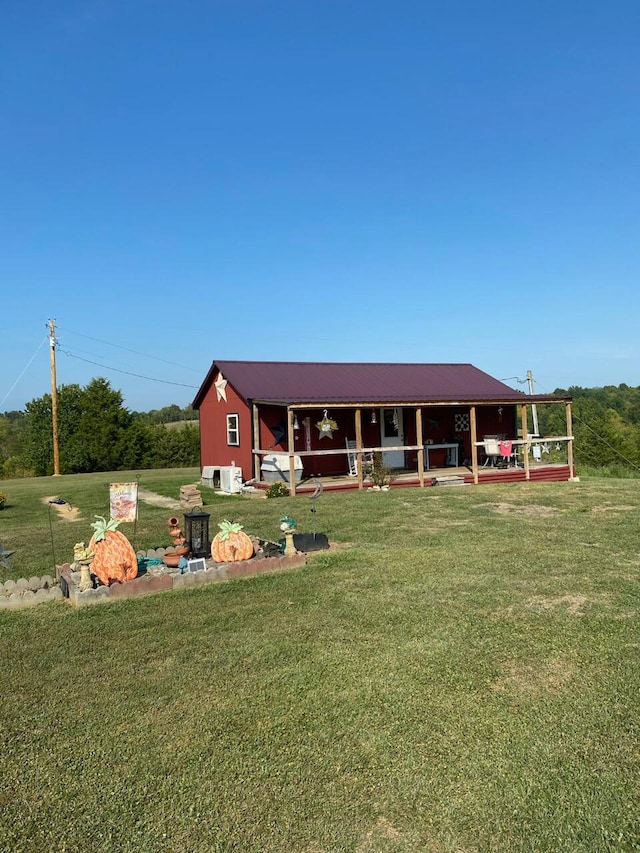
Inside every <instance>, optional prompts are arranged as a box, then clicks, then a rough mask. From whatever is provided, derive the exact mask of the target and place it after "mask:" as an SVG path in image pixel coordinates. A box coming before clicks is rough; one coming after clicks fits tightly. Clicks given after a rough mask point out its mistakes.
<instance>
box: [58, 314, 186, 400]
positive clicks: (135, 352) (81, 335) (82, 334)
mask: <svg viewBox="0 0 640 853" xmlns="http://www.w3.org/2000/svg"><path fill="white" fill-rule="evenodd" d="M60 329H64V330H65V331H67V332H70V333H71V334H72V335H78V336H79V337H81V338H86V339H87V340H89V341H96V343H99V344H105V346H109V347H115V349H121V350H124V351H125V352H131V353H133V354H134V355H140V356H142V357H143V358H150V359H152V360H153V361H161V362H163V363H164V364H170V365H171V366H172V367H181V368H183V369H184V370H194V371H195V370H196V368H195V367H186V366H185V365H183V364H176V362H175V361H168V360H167V359H165V358H159V357H158V356H156V355H149V353H147V352H139V351H138V350H135V349H131V348H130V347H123V346H122V345H121V344H114V343H113V341H103V340H102V339H101V338H94V337H92V336H91V335H85V334H84V333H83V332H76V331H74V330H73V329H67V328H65V326H58V331H59V330H60ZM113 369H114V370H115V369H116V368H113ZM121 372H122V373H125V372H126V371H121ZM133 375H134V376H135V375H136V374H133ZM143 378H146V377H143ZM157 381H158V382H161V381H162V380H157ZM169 384H179V383H169ZM188 387H194V386H188Z"/></svg>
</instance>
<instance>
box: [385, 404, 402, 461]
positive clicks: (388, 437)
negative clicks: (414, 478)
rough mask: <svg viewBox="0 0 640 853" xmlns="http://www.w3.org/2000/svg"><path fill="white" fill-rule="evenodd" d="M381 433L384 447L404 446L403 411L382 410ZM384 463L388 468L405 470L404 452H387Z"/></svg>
mask: <svg viewBox="0 0 640 853" xmlns="http://www.w3.org/2000/svg"><path fill="white" fill-rule="evenodd" d="M380 433H381V436H380V438H381V442H380V444H381V446H382V447H397V446H398V445H399V444H404V429H403V426H402V409H380ZM382 461H383V462H384V464H385V465H386V466H387V467H388V468H404V450H385V451H384V452H383V454H382Z"/></svg>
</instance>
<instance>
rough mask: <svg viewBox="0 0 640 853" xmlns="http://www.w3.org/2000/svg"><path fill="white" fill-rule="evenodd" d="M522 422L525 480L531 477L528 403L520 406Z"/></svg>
mask: <svg viewBox="0 0 640 853" xmlns="http://www.w3.org/2000/svg"><path fill="white" fill-rule="evenodd" d="M520 422H521V424H522V441H523V442H524V443H523V445H522V453H523V459H524V478H525V480H530V479H531V474H530V473H529V444H528V442H527V439H528V438H529V427H528V426H527V404H526V403H523V404H522V405H521V406H520Z"/></svg>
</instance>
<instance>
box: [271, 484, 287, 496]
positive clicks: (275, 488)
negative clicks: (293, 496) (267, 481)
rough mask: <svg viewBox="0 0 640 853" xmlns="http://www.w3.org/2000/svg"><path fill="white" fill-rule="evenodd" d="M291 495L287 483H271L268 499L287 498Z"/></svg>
mask: <svg viewBox="0 0 640 853" xmlns="http://www.w3.org/2000/svg"><path fill="white" fill-rule="evenodd" d="M288 494H289V487H288V486H287V484H286V483H280V482H278V483H271V485H270V486H269V488H268V489H267V497H268V498H285V497H286V496H287V495H288Z"/></svg>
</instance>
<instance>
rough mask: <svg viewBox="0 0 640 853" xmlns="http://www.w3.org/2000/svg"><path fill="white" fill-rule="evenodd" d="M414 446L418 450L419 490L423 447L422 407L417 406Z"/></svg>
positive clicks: (422, 483) (422, 465)
mask: <svg viewBox="0 0 640 853" xmlns="http://www.w3.org/2000/svg"><path fill="white" fill-rule="evenodd" d="M416 444H418V445H419V449H418V480H419V481H420V488H421V489H423V488H424V445H423V441H422V406H418V407H417V409H416Z"/></svg>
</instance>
